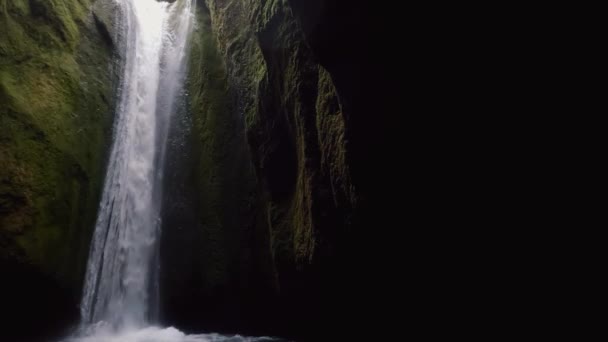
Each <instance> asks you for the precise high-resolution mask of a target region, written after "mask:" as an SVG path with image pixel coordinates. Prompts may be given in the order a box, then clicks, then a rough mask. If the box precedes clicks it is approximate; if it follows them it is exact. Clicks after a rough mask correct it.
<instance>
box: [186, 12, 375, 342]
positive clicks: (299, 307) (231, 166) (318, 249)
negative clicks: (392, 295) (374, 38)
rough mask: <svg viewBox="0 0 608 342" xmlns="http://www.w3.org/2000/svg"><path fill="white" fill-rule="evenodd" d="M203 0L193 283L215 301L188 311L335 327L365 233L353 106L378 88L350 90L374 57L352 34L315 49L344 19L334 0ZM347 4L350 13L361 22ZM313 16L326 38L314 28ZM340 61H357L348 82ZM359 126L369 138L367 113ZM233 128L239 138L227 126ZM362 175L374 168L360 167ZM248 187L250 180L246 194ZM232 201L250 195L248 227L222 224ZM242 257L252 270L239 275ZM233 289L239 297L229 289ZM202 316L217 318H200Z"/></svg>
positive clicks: (285, 328)
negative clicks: (197, 274)
mask: <svg viewBox="0 0 608 342" xmlns="http://www.w3.org/2000/svg"><path fill="white" fill-rule="evenodd" d="M198 3H199V8H200V9H201V11H200V12H199V14H198V15H199V24H200V25H199V31H198V32H197V34H196V35H195V37H194V38H193V50H192V53H191V61H190V65H191V70H190V72H189V75H190V77H191V79H193V80H195V84H194V88H191V90H190V92H191V94H190V96H191V97H192V98H193V99H194V100H193V101H192V103H191V106H192V108H193V110H192V115H193V117H192V119H193V120H194V123H195V124H194V127H195V131H196V132H198V133H196V134H198V138H197V139H198V142H199V143H202V144H201V145H200V148H199V149H197V150H196V151H195V152H194V155H196V156H199V157H200V158H201V159H200V162H199V164H197V165H199V167H198V169H197V173H196V176H195V177H199V178H197V179H198V180H199V183H198V187H197V190H196V191H198V192H199V193H198V194H199V195H198V196H199V205H200V208H201V215H202V216H203V217H204V219H203V220H202V222H203V224H201V226H200V228H199V229H200V232H201V233H200V234H201V235H202V236H200V237H199V239H201V240H202V241H206V242H204V243H202V244H201V245H200V246H201V248H200V250H201V252H200V253H201V256H202V255H204V257H203V258H202V259H201V260H203V261H201V265H199V268H198V269H200V270H203V271H201V272H203V273H205V272H210V273H209V274H207V276H201V278H200V281H199V282H198V284H199V285H198V287H199V288H200V289H201V290H200V291H201V293H202V294H201V298H203V297H205V296H209V297H207V298H215V300H209V302H212V303H216V302H217V303H219V304H218V305H215V304H214V305H210V306H209V307H207V308H206V307H205V305H204V304H203V303H204V301H201V302H200V303H201V305H200V306H199V307H198V309H194V308H189V309H188V310H186V311H190V313H191V314H192V316H195V317H201V316H204V315H205V314H206V313H208V315H209V316H212V315H216V316H217V315H218V313H220V312H222V311H228V313H225V312H224V317H223V318H222V319H220V320H223V322H232V326H230V327H226V329H232V330H237V331H243V329H245V330H246V329H252V328H254V327H255V328H258V329H259V330H257V332H262V333H275V334H285V335H293V336H299V337H307V336H308V337H311V336H317V337H318V336H320V335H321V332H322V331H325V330H327V329H326V328H331V329H330V330H331V331H334V332H336V331H338V330H339V328H338V326H339V324H338V323H337V322H335V321H334V320H333V318H332V317H338V316H340V317H342V319H344V320H347V321H348V320H349V318H352V317H351V316H350V315H351V314H352V312H354V310H351V309H352V308H353V305H355V304H354V303H355V302H354V301H352V300H353V298H352V295H353V294H354V293H356V292H358V291H360V290H361V287H360V284H361V283H363V282H364V280H361V281H359V282H357V277H356V272H358V271H357V269H358V268H359V267H361V266H362V265H364V263H361V264H358V265H357V266H354V264H356V263H357V262H358V261H360V260H361V258H360V257H359V255H360V254H361V251H360V250H358V249H359V248H361V247H362V246H361V242H362V241H363V240H362V239H361V238H360V237H361V235H360V234H361V227H362V226H363V225H364V222H366V218H365V216H366V214H365V210H364V209H365V206H366V203H369V201H368V200H367V199H368V198H369V197H370V196H369V193H366V192H365V191H361V190H359V188H363V189H366V188H368V186H369V183H366V182H365V181H359V182H357V181H356V180H355V179H354V175H355V174H358V175H362V174H363V173H364V169H363V168H361V165H362V164H363V163H361V161H364V160H366V158H365V152H366V150H367V149H365V148H361V146H365V144H364V142H365V134H364V133H361V132H359V131H358V128H357V127H356V125H357V124H358V122H360V121H359V119H360V118H361V115H362V114H370V113H373V111H372V110H371V106H372V103H373V102H375V101H376V100H377V98H375V97H374V91H369V95H370V96H371V98H368V99H362V98H358V97H361V96H362V95H363V93H364V92H365V89H360V88H361V85H363V84H364V82H363V83H362V81H363V80H364V79H365V77H366V75H368V74H369V73H368V72H369V70H368V71H364V70H363V71H360V72H359V71H358V70H356V69H357V68H360V67H362V66H365V67H367V68H368V69H369V67H370V65H369V63H368V62H367V60H365V58H364V57H362V56H365V52H361V51H358V54H357V55H352V56H349V55H348V54H345V51H351V52H352V51H356V47H352V46H350V47H349V48H348V49H346V50H345V49H344V48H342V47H340V46H338V45H336V46H337V49H336V51H335V53H336V55H335V56H331V53H330V54H328V53H327V51H326V50H324V49H326V48H327V45H328V42H327V41H325V39H329V40H330V41H331V40H332V39H333V40H340V39H341V38H344V37H342V36H341V34H343V31H342V30H337V31H336V30H335V27H334V28H333V29H334V30H333V31H332V27H331V23H328V21H331V20H335V21H336V22H340V23H344V22H345V21H343V20H342V21H341V20H340V19H339V18H336V17H335V15H336V13H333V12H332V11H331V6H329V5H330V4H331V3H332V2H324V3H323V2H310V4H309V5H303V4H302V3H297V2H293V3H291V2H289V1H283V0H247V1H242V0H226V1H215V0H207V1H199V2H198ZM307 6H311V7H310V8H309V7H307ZM353 9H354V11H355V14H356V13H359V12H357V11H360V10H361V7H360V5H359V4H353V6H352V7H350V11H347V12H348V13H350V14H352V11H353ZM311 11H312V16H311ZM327 11H329V13H327ZM207 12H208V13H209V14H207ZM348 13H347V14H348ZM207 16H209V19H210V21H209V22H208V20H209V19H208V18H207ZM355 17H356V15H355ZM302 18H304V19H310V18H316V19H317V23H316V24H315V23H311V22H308V21H305V20H301V19H302ZM348 18H349V19H348V20H346V24H348V25H353V24H354V22H349V20H350V21H353V20H354V21H355V22H356V20H355V19H354V18H353V16H352V15H351V16H348ZM318 25H321V26H322V27H323V30H325V31H326V32H327V34H328V35H330V36H333V38H331V37H324V36H322V35H321V36H319V34H318V33H316V34H313V31H314V32H316V31H315V30H316V29H317V26H318ZM353 32H354V33H355V34H357V33H358V32H359V31H358V30H353ZM356 38H360V39H361V42H362V43H365V40H366V39H367V38H366V37H363V36H360V37H355V38H352V37H349V39H348V43H353V41H354V40H356ZM363 46H364V45H363ZM336 60H340V61H341V63H343V64H344V65H346V67H341V66H340V65H339V64H340V63H338V64H336ZM366 63H367V65H366ZM349 72H352V73H357V72H359V74H358V76H354V79H353V82H355V84H350V82H349V81H348V79H347V77H346V76H347V73H349ZM345 75H346V76H345ZM336 78H338V79H340V82H337V81H336ZM356 82H359V83H358V84H359V86H358V85H357V83H356ZM191 86H192V84H191ZM365 86H367V85H365ZM370 86H373V85H370ZM379 108H380V106H378V109H379ZM353 117H357V118H358V119H353ZM368 132H369V133H371V135H370V137H371V138H373V137H374V134H375V130H374V129H373V123H372V124H371V125H370V130H369V131H368ZM241 133H243V134H245V135H246V140H241V139H240V138H238V139H234V136H238V134H241ZM231 137H232V138H231ZM353 140H356V144H353ZM357 149H361V150H357ZM354 151H356V153H354ZM241 155H242V156H244V157H243V158H240V159H239V157H236V156H241ZM353 156H354V157H353ZM237 160H238V163H235V162H236V161H237ZM251 168H253V170H254V173H255V174H254V180H253V182H254V183H255V184H254V187H252V186H251V185H250V182H251V181H250V178H251V177H252V176H251V175H250V171H249V170H250V169H251ZM353 168H357V170H354V169H353ZM237 170H238V171H237ZM355 171H358V173H357V172H355ZM359 179H364V180H366V181H369V177H366V175H363V176H360V177H359ZM235 184H238V185H237V186H234V185H235ZM245 189H254V190H255V191H251V192H249V195H248V194H247V191H244V190H245ZM222 198H223V199H224V200H222ZM229 198H230V199H229ZM226 200H227V201H226ZM235 201H246V202H249V206H250V207H251V209H250V211H249V212H252V213H250V214H247V215H253V217H256V224H255V225H254V226H252V227H254V228H253V230H252V231H249V230H248V228H244V227H249V226H250V225H249V226H248V225H242V224H241V226H240V227H239V228H238V229H229V228H227V226H225V225H224V224H222V223H220V222H227V220H226V219H227V217H225V216H222V215H226V213H227V215H229V216H230V215H232V216H239V217H243V212H242V211H239V210H235V209H236V207H235V206H234V203H235ZM361 213H363V214H361ZM367 217H370V216H369V215H367ZM252 248H254V249H255V250H254V251H252V250H251V249H252ZM239 260H241V262H244V261H245V260H246V261H247V264H246V265H247V267H238V265H237V262H238V261H239ZM203 264H204V265H203ZM229 265H232V266H229ZM252 265H255V267H251V266H252ZM245 270H247V271H246V273H248V274H253V275H252V276H249V277H243V276H242V273H243V272H245ZM245 279H246V280H245ZM217 284H222V286H220V287H219V288H221V289H222V291H223V292H222V294H221V295H219V293H218V292H215V290H214V289H213V286H214V285H217ZM243 284H245V285H246V286H243ZM247 286H249V287H252V286H255V290H252V289H251V288H249V289H248V288H247ZM193 287H195V288H196V287H197V285H194V286H193ZM256 295H257V298H256ZM231 297H232V302H234V301H237V302H238V303H230V302H231V300H230V298H231ZM251 298H256V300H252V299H251ZM253 303H256V304H258V303H261V305H257V306H255V307H254V306H250V304H253ZM228 308H230V309H228ZM207 311H208V312H207ZM235 312H237V313H235ZM237 317H246V318H243V319H236V318H237ZM193 320H196V318H194V319H193ZM351 322H352V321H351ZM176 323H178V324H179V322H176ZM199 324H202V325H203V326H205V327H207V328H209V329H214V328H217V327H218V325H217V324H216V325H214V323H213V320H209V319H206V320H203V319H201V320H200V321H199ZM220 328H222V327H220ZM254 330H255V329H254Z"/></svg>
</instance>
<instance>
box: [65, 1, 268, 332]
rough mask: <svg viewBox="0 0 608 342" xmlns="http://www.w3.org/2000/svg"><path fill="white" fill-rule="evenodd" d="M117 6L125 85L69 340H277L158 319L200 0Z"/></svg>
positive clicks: (121, 88) (122, 87)
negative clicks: (165, 197) (167, 195)
mask: <svg viewBox="0 0 608 342" xmlns="http://www.w3.org/2000/svg"><path fill="white" fill-rule="evenodd" d="M106 1H116V2H117V3H118V4H119V7H120V11H119V18H117V23H119V27H120V32H119V35H120V37H118V39H117V40H118V42H119V49H120V51H121V56H122V58H121V61H120V65H121V70H122V71H123V75H122V79H121V86H120V88H119V91H118V96H119V99H118V106H117V110H116V117H115V126H114V141H113V146H112V151H111V154H110V159H109V162H108V169H107V172H106V178H105V183H104V189H103V194H102V199H101V203H100V208H99V213H98V217H97V222H96V225H95V231H94V233H93V238H92V240H91V247H90V251H89V260H88V264H87V271H86V275H85V285H84V291H83V295H82V303H81V327H80V329H79V330H78V331H77V332H76V334H75V335H74V336H72V337H69V338H68V339H66V340H64V341H66V342H208V341H274V340H275V339H272V338H268V337H258V338H250V337H241V336H239V335H236V336H222V335H218V334H198V335H186V334H184V333H182V332H180V331H179V330H177V329H175V328H173V327H169V328H160V327H157V326H154V325H153V324H154V323H155V322H154V321H155V317H156V314H157V304H158V271H159V270H158V265H159V262H158V260H159V259H158V258H159V252H158V248H159V240H160V228H161V217H160V212H161V203H162V184H163V166H164V162H165V151H166V143H167V136H168V132H169V126H170V123H171V113H172V112H174V111H175V104H176V101H178V100H179V99H180V98H181V97H182V96H183V83H184V79H185V72H186V70H185V66H186V64H187V63H186V62H187V61H186V57H187V43H188V40H189V37H190V33H191V31H192V30H193V26H194V9H195V3H196V0H177V1H176V2H173V3H167V2H158V1H156V0H106Z"/></svg>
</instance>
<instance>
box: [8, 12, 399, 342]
mask: <svg viewBox="0 0 608 342" xmlns="http://www.w3.org/2000/svg"><path fill="white" fill-rule="evenodd" d="M370 6H371V5H370V4H366V3H365V2H363V1H346V0H172V1H169V0H165V1H157V0H0V275H1V279H2V280H1V281H0V303H2V304H1V306H0V323H1V326H2V329H1V330H2V331H0V340H1V341H5V340H6V341H45V342H46V341H65V342H102V341H108V342H109V341H125V342H157V341H158V342H161V341H163V342H164V341H166V342H197V341H199V342H202V341H273V340H276V341H339V340H349V339H352V338H355V337H358V338H361V337H362V336H363V332H362V331H361V329H355V327H357V326H359V327H363V326H364V325H365V324H366V322H367V320H368V318H367V317H368V316H370V315H374V313H373V312H371V311H369V310H368V309H367V308H368V307H370V305H372V302H374V300H375V299H374V294H373V293H372V292H373V291H375V290H374V289H376V290H377V287H374V285H373V284H374V283H375V282H376V281H377V280H378V279H380V276H379V274H380V273H381V271H380V270H381V268H382V267H383V266H384V265H383V264H382V261H380V260H379V259H381V257H380V256H379V254H378V253H377V251H378V250H379V249H380V248H379V247H378V244H377V242H378V240H379V239H382V238H383V236H384V235H383V234H386V233H384V232H383V231H384V230H386V228H384V227H386V226H385V225H383V224H380V220H382V218H381V217H380V216H379V215H378V213H380V212H382V211H383V210H385V208H384V205H383V203H382V201H383V200H384V199H385V197H382V195H380V191H382V190H385V189H387V187H390V181H388V180H386V179H385V177H384V174H383V170H384V169H383V168H384V167H388V166H387V165H386V160H387V159H386V157H385V156H384V155H383V154H384V153H387V151H388V150H387V149H384V148H383V146H380V144H381V141H382V139H383V135H384V129H383V126H385V125H386V124H387V121H388V120H386V119H385V117H386V116H389V115H391V114H390V113H391V111H390V109H389V108H388V103H387V101H385V97H386V95H387V92H388V90H386V89H385V87H387V85H386V84H385V83H383V77H384V71H383V70H384V69H385V67H386V65H384V66H383V65H382V64H383V63H388V61H382V58H381V57H382V53H380V50H381V48H382V47H379V46H378V45H379V44H378V43H376V38H377V37H378V35H379V34H380V33H379V32H378V28H379V27H380V26H381V20H379V19H378V15H377V14H378V13H377V11H378V9H376V8H370ZM364 292H368V294H369V295H363V293H364ZM357 330H358V331H357ZM248 336H252V337H248Z"/></svg>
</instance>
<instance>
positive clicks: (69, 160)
mask: <svg viewBox="0 0 608 342" xmlns="http://www.w3.org/2000/svg"><path fill="white" fill-rule="evenodd" d="M89 5H90V3H89V1H88V0H80V1H77V0H68V1H66V0H63V1H59V0H49V1H46V0H45V1H42V0H37V1H20V0H16V1H13V0H10V1H7V0H0V30H1V29H4V32H5V33H6V34H5V33H3V34H2V35H1V36H0V126H1V127H2V130H0V164H1V165H3V167H2V168H0V199H3V202H2V203H3V207H5V208H7V209H4V208H3V209H2V210H0V229H1V230H2V231H3V234H4V236H5V238H7V239H9V240H11V241H13V242H11V244H12V245H13V246H14V244H15V243H16V244H18V246H19V247H18V248H13V250H14V251H19V254H20V258H22V259H23V260H26V261H27V262H29V263H32V264H34V265H36V266H38V267H40V268H41V269H42V270H43V271H45V272H46V273H49V274H52V275H54V277H55V278H56V279H57V280H58V281H59V282H61V283H62V284H64V285H65V286H70V287H76V288H77V287H78V286H79V283H80V282H81V276H82V272H83V270H84V265H85V262H86V252H87V249H88V246H87V241H88V238H89V236H90V231H91V229H92V225H93V223H94V220H95V211H96V206H97V201H98V197H99V192H100V188H101V183H102V177H103V162H104V153H105V151H106V149H107V147H108V146H109V139H108V138H109V133H110V127H111V113H112V108H111V107H112V106H111V103H109V101H108V100H107V99H110V98H111V97H112V79H113V75H112V74H111V72H110V69H109V66H110V56H111V51H107V50H103V49H100V46H101V47H103V46H105V45H104V43H103V40H102V37H101V35H100V34H99V32H97V31H96V28H95V25H94V24H93V21H92V18H91V17H89V16H86V15H85V13H86V9H87V8H88V7H89ZM0 248H2V247H0ZM15 253H16V252H14V253H12V254H15Z"/></svg>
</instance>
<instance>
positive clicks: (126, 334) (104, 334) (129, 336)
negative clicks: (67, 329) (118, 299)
mask: <svg viewBox="0 0 608 342" xmlns="http://www.w3.org/2000/svg"><path fill="white" fill-rule="evenodd" d="M270 341H279V340H277V339H274V338H271V337H246V336H240V335H234V336H223V335H219V334H196V335H186V334H184V333H182V332H181V331H179V330H177V329H175V328H159V327H154V326H149V327H145V328H141V329H127V330H122V331H119V332H117V331H115V330H113V329H111V328H109V327H108V326H107V325H105V324H103V323H101V324H96V325H93V326H90V327H89V331H88V332H87V333H86V334H85V336H83V337H75V338H71V339H67V340H65V341H63V342H270Z"/></svg>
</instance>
